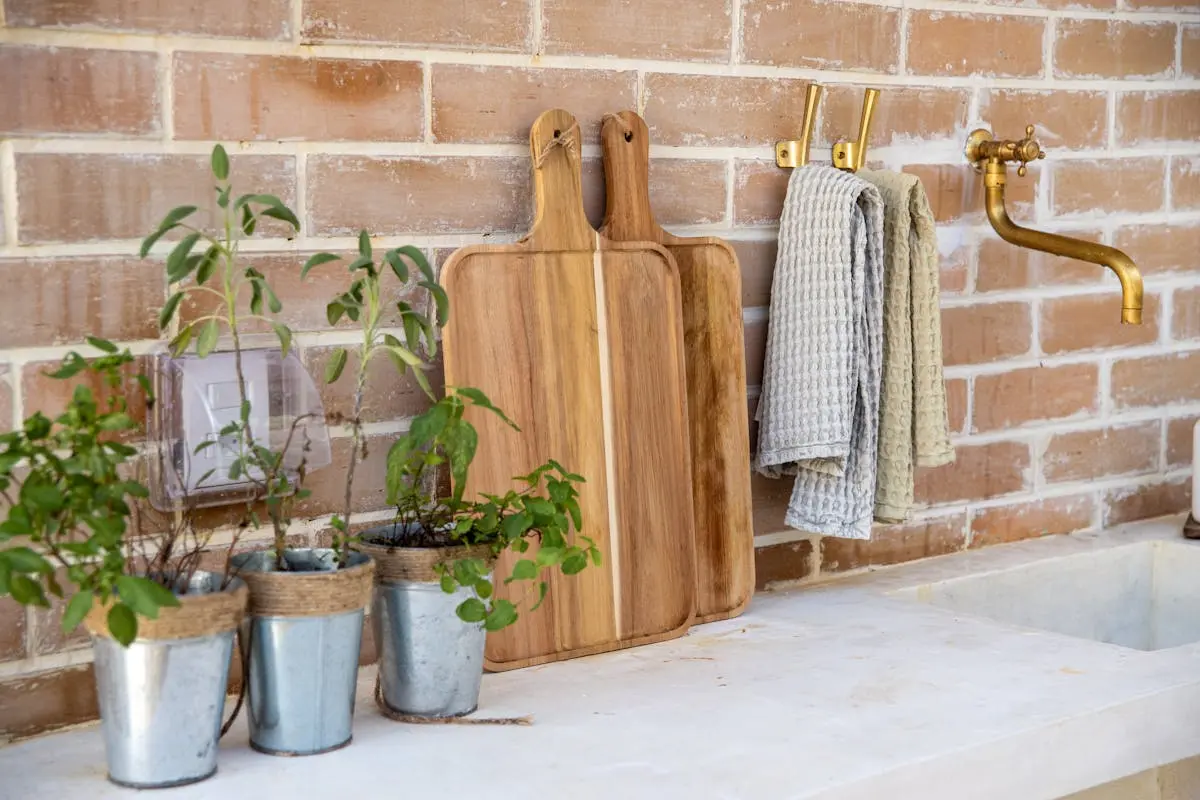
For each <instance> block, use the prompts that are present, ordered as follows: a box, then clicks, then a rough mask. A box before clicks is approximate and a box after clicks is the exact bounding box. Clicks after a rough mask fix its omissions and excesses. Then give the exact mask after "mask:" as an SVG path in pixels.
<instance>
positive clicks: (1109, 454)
mask: <svg viewBox="0 0 1200 800" xmlns="http://www.w3.org/2000/svg"><path fill="white" fill-rule="evenodd" d="M1161 440H1162V428H1161V425H1160V423H1159V422H1158V421H1157V420H1154V421H1151V422H1139V423H1136V424H1133V425H1121V426H1112V427H1109V428H1100V429H1097V430H1090V431H1072V432H1071V433H1059V434H1055V435H1054V436H1052V437H1051V439H1050V442H1049V444H1047V446H1046V451H1045V452H1044V453H1042V474H1043V475H1044V476H1045V478H1046V480H1047V481H1050V482H1058V481H1083V480H1092V479H1095V478H1105V477H1109V476H1114V475H1139V474H1145V473H1149V472H1154V471H1155V470H1156V469H1157V468H1158V451H1159V445H1160V442H1161Z"/></svg>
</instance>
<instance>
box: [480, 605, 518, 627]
mask: <svg viewBox="0 0 1200 800" xmlns="http://www.w3.org/2000/svg"><path fill="white" fill-rule="evenodd" d="M516 621H517V607H516V606H514V605H513V604H512V603H511V602H510V601H508V600H497V601H496V602H495V603H493V604H492V610H491V613H489V614H488V615H487V619H486V620H484V622H483V627H484V629H485V630H488V631H498V630H502V629H504V628H507V627H508V626H509V625H512V624H513V623H514V622H516Z"/></svg>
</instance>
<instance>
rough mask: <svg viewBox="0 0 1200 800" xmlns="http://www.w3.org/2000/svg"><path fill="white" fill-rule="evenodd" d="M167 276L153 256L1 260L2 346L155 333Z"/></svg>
mask: <svg viewBox="0 0 1200 800" xmlns="http://www.w3.org/2000/svg"><path fill="white" fill-rule="evenodd" d="M165 280H166V278H165V275H164V270H163V264H162V262H161V261H157V260H146V261H139V260H136V259H132V258H124V257H120V256H113V257H103V256H90V257H89V256H84V257H78V258H31V259H4V260H0V285H3V286H4V287H5V291H4V293H3V294H0V347H34V346H42V345H52V344H63V343H68V342H82V341H83V339H84V337H85V336H89V335H92V336H100V337H103V338H106V339H113V340H117V341H120V340H129V339H154V338H157V337H158V323H157V317H158V309H159V308H160V307H161V306H162V304H163V301H164V300H166V294H165V289H164V281H165Z"/></svg>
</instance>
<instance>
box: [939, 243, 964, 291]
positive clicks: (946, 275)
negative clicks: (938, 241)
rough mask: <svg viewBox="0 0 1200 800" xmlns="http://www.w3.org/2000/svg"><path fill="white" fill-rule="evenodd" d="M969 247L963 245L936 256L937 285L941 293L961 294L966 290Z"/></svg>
mask: <svg viewBox="0 0 1200 800" xmlns="http://www.w3.org/2000/svg"><path fill="white" fill-rule="evenodd" d="M970 258H971V248H970V247H969V246H966V245H963V246H961V247H956V248H954V250H953V251H951V252H950V253H949V254H948V255H947V254H941V255H939V257H938V287H939V288H940V289H941V292H942V294H962V293H964V292H966V291H967V278H968V277H969V274H970V263H969V262H970Z"/></svg>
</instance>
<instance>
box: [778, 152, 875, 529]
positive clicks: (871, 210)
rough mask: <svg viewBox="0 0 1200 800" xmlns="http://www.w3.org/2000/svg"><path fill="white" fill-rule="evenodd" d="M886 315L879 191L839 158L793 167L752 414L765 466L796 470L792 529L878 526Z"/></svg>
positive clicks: (780, 470)
mask: <svg viewBox="0 0 1200 800" xmlns="http://www.w3.org/2000/svg"><path fill="white" fill-rule="evenodd" d="M882 326H883V201H882V198H881V197H880V194H879V190H878V189H876V188H875V187H874V186H873V185H871V184H870V183H868V182H866V181H864V180H862V179H861V178H858V177H856V176H854V175H852V174H849V173H846V172H841V171H839V170H836V169H834V168H832V167H827V166H818V165H813V166H808V167H804V168H802V169H796V170H794V171H793V172H792V176H791V178H790V180H789V181H788V190H787V199H786V200H785V201H784V206H783V215H782V218H781V219H780V223H779V255H778V257H777V259H776V261H775V279H774V284H773V285H772V288H771V316H770V320H769V323H768V329H767V351H766V361H765V363H764V366H763V380H762V392H761V394H760V396H759V400H758V412H757V414H756V415H755V416H756V419H757V420H758V422H759V433H758V456H757V463H756V466H757V469H758V471H759V472H761V473H763V474H764V475H767V476H770V477H779V476H781V475H795V476H796V483H795V486H794V487H793V489H792V498H791V501H790V502H789V503H788V511H787V514H786V516H785V517H784V521H785V522H786V523H787V524H788V525H790V526H791V527H793V528H798V529H800V530H806V531H812V532H814V533H820V534H823V535H826V536H842V537H848V538H852V539H869V538H870V537H871V520H872V516H873V511H874V507H875V460H876V452H877V447H878V432H879V430H878V427H879V382H880V375H881V364H882V358H883V327H882Z"/></svg>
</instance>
